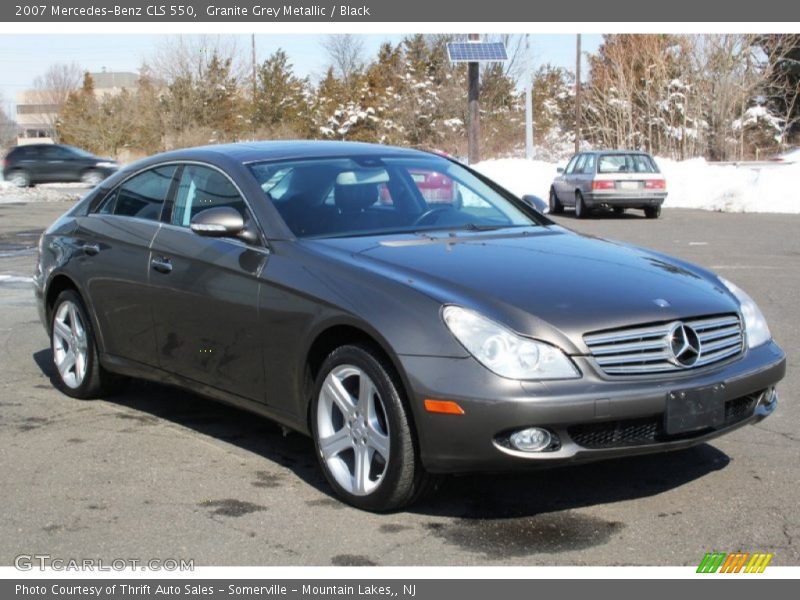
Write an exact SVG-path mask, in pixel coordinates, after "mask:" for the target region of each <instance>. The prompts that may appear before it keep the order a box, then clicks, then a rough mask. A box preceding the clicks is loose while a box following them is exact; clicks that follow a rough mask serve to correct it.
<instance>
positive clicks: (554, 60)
mask: <svg viewBox="0 0 800 600" xmlns="http://www.w3.org/2000/svg"><path fill="white" fill-rule="evenodd" d="M166 37H170V36H166V35H142V34H130V35H119V34H114V35H87V34H70V35H53V34H43V35H8V34H4V35H2V36H0V95H1V96H2V106H3V107H4V108H5V110H6V111H7V112H8V113H9V114H10V115H13V114H14V98H15V96H16V93H17V92H18V91H21V90H24V89H28V88H30V87H32V85H33V80H34V78H35V77H36V76H37V75H41V74H42V73H44V71H45V70H46V69H47V67H48V66H49V65H50V64H52V63H56V62H62V63H64V62H66V63H69V62H73V61H75V62H77V63H78V64H79V65H80V66H81V68H83V69H85V70H87V71H101V70H102V69H103V68H105V69H106V70H107V71H133V72H136V71H138V69H139V67H140V66H141V65H142V63H144V62H148V61H150V59H151V58H152V57H153V55H154V54H155V53H156V51H157V50H158V48H159V46H160V45H162V44H163V43H164V38H166ZM187 37H188V36H187ZM225 37H226V39H227V38H235V40H236V44H237V46H239V47H240V48H242V50H243V51H245V52H246V53H247V56H249V52H250V36H249V35H237V36H225ZM361 37H362V39H363V40H364V47H365V51H366V56H367V58H372V57H373V56H374V55H375V54H376V53H377V50H378V48H379V46H380V44H381V43H382V42H384V41H391V42H393V43H397V42H399V41H400V40H401V39H402V38H403V37H404V36H403V35H400V34H387V35H364V36H361ZM324 38H325V36H322V35H316V34H308V35H300V34H293V35H266V34H265V35H258V34H257V35H256V52H257V60H259V61H261V60H264V59H265V58H266V57H267V56H269V55H270V54H272V53H273V52H274V51H275V50H277V49H278V48H283V49H284V50H285V51H286V53H287V54H288V55H289V59H290V61H291V62H292V64H293V65H294V70H295V73H297V74H298V75H300V76H301V77H303V76H310V77H311V79H312V81H316V80H317V79H318V78H319V77H320V76H321V75H323V74H324V72H325V69H326V68H327V64H328V58H327V55H326V53H325V50H324V49H323V48H322V46H321V42H322V40H324ZM601 39H602V38H601V36H600V35H595V34H584V35H583V38H582V49H583V51H584V52H594V51H596V50H597V48H598V46H599V45H600V42H601ZM530 47H531V53H532V54H533V58H534V62H535V64H536V65H540V64H544V63H551V64H555V65H559V66H564V67H568V68H570V69H574V68H575V36H574V35H542V34H532V35H531V36H530Z"/></svg>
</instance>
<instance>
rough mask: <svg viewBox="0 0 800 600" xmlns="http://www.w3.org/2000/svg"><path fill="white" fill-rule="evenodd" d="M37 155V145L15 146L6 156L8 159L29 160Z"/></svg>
mask: <svg viewBox="0 0 800 600" xmlns="http://www.w3.org/2000/svg"><path fill="white" fill-rule="evenodd" d="M38 156H39V148H38V146H17V147H16V148H14V149H13V150H12V151H11V152H9V153H8V156H7V157H6V158H7V159H8V160H11V159H13V160H25V159H27V160H30V159H32V158H36V157H38Z"/></svg>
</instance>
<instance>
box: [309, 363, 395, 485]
mask: <svg viewBox="0 0 800 600" xmlns="http://www.w3.org/2000/svg"><path fill="white" fill-rule="evenodd" d="M316 419H317V423H316V425H317V428H316V429H317V435H318V440H317V442H318V447H319V452H320V454H321V457H322V460H323V461H324V462H325V464H326V466H327V468H328V470H329V472H330V473H331V475H332V476H333V478H334V479H335V480H336V482H337V483H338V484H339V485H340V486H342V488H344V489H345V490H346V491H347V492H349V493H351V494H353V495H355V496H366V495H369V494H371V493H372V492H374V491H375V490H376V489H377V488H378V486H379V485H380V484H381V482H382V481H383V478H384V475H385V474H386V472H387V467H388V465H389V453H390V438H389V424H388V419H387V415H386V406H385V405H384V400H383V398H381V395H380V393H379V392H378V389H377V387H376V385H375V383H374V382H373V381H372V379H370V377H369V376H368V375H367V374H366V373H365V372H364V371H363V370H362V369H360V368H358V367H356V366H354V365H349V364H345V365H339V366H337V367H335V368H334V369H332V370H331V371H330V372H329V373H328V375H327V377H326V378H325V380H324V381H323V383H322V388H321V389H320V392H319V398H318V402H317V415H316Z"/></svg>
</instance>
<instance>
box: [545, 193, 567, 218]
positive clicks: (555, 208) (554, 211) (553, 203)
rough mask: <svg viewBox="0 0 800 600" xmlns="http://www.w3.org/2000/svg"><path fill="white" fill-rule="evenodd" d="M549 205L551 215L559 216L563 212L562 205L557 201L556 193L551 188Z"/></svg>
mask: <svg viewBox="0 0 800 600" xmlns="http://www.w3.org/2000/svg"><path fill="white" fill-rule="evenodd" d="M549 204H550V214H551V215H560V214H561V213H562V212H564V205H563V204H561V200H559V199H558V196H557V195H556V191H555V190H554V189H553V188H550V198H549Z"/></svg>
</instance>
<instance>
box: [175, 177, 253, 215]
mask: <svg viewBox="0 0 800 600" xmlns="http://www.w3.org/2000/svg"><path fill="white" fill-rule="evenodd" d="M221 206H228V207H230V208H234V209H236V210H237V211H239V213H240V214H241V215H242V217H243V218H244V219H247V208H246V205H245V202H244V200H243V199H242V197H241V196H240V195H239V192H238V190H237V189H236V187H235V186H234V185H233V184H232V183H231V181H230V180H229V179H228V178H227V177H226V176H225V175H223V174H222V173H220V172H219V171H217V170H216V169H211V168H209V167H204V166H202V165H186V166H185V167H184V168H183V173H182V174H181V179H180V182H179V183H178V189H177V191H176V193H175V205H174V206H173V207H172V216H171V218H170V222H171V223H172V224H173V225H180V226H181V227H189V225H190V223H191V222H192V218H193V217H194V216H195V215H196V214H197V213H199V212H201V211H203V210H205V209H207V208H217V207H221Z"/></svg>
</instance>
